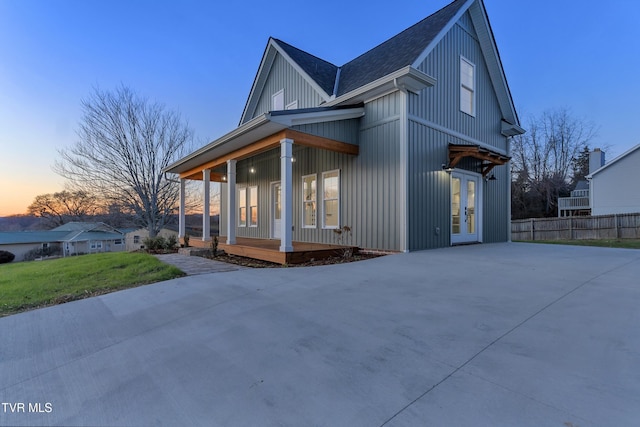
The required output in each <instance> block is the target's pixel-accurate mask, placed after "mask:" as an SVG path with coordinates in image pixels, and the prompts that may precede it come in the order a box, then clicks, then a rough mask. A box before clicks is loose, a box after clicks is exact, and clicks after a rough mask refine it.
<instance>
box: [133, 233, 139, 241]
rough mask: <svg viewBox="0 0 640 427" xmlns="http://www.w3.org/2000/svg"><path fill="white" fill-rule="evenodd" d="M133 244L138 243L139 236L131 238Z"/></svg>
mask: <svg viewBox="0 0 640 427" xmlns="http://www.w3.org/2000/svg"><path fill="white" fill-rule="evenodd" d="M133 243H140V236H135V235H134V236H133Z"/></svg>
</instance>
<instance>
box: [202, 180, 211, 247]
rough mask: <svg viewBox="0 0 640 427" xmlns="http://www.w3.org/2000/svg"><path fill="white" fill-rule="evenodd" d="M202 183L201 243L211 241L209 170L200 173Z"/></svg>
mask: <svg viewBox="0 0 640 427" xmlns="http://www.w3.org/2000/svg"><path fill="white" fill-rule="evenodd" d="M202 182H204V201H203V205H204V206H203V208H202V241H203V242H206V241H207V240H211V217H210V216H211V209H210V199H211V192H210V190H211V169H204V170H203V171H202Z"/></svg>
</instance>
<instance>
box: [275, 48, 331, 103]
mask: <svg viewBox="0 0 640 427" xmlns="http://www.w3.org/2000/svg"><path fill="white" fill-rule="evenodd" d="M270 41H273V42H275V43H276V44H277V45H278V46H279V47H280V48H281V49H282V50H283V51H284V52H285V53H286V54H287V55H288V56H289V58H291V60H293V61H294V62H295V63H296V64H297V65H298V66H299V67H300V68H302V70H303V71H304V72H305V73H307V74H308V75H309V77H311V79H313V80H314V81H315V82H316V83H317V84H318V86H320V87H321V88H322V90H324V91H325V93H326V94H327V95H329V96H331V95H332V94H333V88H334V85H335V80H336V74H337V72H338V67H337V66H335V65H334V64H332V63H331V62H329V61H325V60H324V59H322V58H319V57H317V56H315V55H312V54H310V53H308V52H305V51H304V50H302V49H298V48H297V47H295V46H292V45H290V44H289V43H286V42H283V41H282V40H280V39H276V38H274V37H271V38H270Z"/></svg>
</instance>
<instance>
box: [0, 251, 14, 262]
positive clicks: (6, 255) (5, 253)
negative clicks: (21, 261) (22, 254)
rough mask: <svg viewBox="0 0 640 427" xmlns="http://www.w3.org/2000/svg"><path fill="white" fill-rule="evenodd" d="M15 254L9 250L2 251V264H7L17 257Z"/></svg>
mask: <svg viewBox="0 0 640 427" xmlns="http://www.w3.org/2000/svg"><path fill="white" fill-rule="evenodd" d="M15 257H16V256H15V255H14V254H12V253H11V252H8V251H0V264H6V263H8V262H11V261H13V260H14V259H15Z"/></svg>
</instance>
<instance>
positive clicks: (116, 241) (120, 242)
mask: <svg viewBox="0 0 640 427" xmlns="http://www.w3.org/2000/svg"><path fill="white" fill-rule="evenodd" d="M113 244H114V245H121V244H122V239H116V240H114V241H113Z"/></svg>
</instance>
